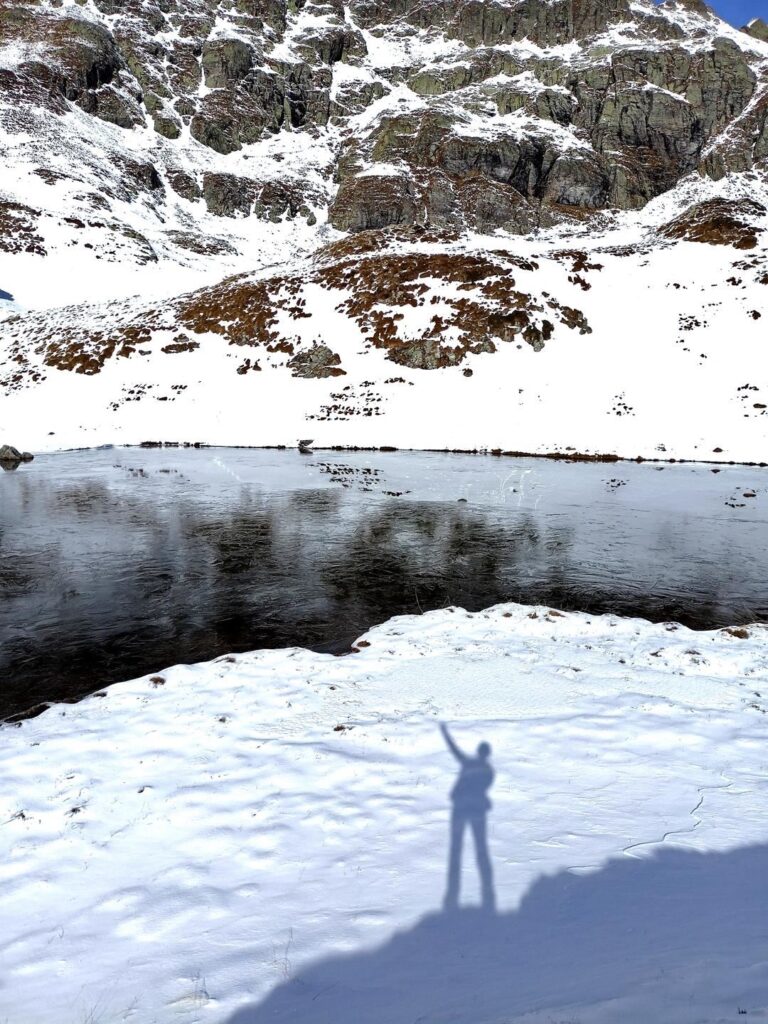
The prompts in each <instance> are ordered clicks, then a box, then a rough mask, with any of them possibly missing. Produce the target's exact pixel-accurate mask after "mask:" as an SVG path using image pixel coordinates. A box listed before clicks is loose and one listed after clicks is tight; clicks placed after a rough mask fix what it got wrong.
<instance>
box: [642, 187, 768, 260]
mask: <svg viewBox="0 0 768 1024" xmlns="http://www.w3.org/2000/svg"><path fill="white" fill-rule="evenodd" d="M765 213H766V209H765V207H764V206H763V205H762V203H758V202H755V200H753V199H739V200H727V199H708V200H706V201H704V202H701V203H695V204H694V205H693V206H690V207H688V209H687V210H685V212H684V213H681V214H680V216H679V217H675V219H674V220H671V221H669V223H668V224H665V225H664V226H663V227H661V228H659V234H660V235H662V236H663V237H664V238H675V239H681V240H683V241H687V242H704V243H706V244H708V245H732V246H734V248H736V249H754V248H755V246H756V245H757V239H758V234H759V232H760V229H759V228H758V227H756V226H755V224H754V223H753V222H754V219H755V218H757V217H762V216H764V215H765Z"/></svg>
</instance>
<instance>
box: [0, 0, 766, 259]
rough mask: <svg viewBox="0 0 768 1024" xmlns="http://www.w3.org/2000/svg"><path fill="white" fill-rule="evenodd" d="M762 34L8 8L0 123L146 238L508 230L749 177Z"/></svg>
mask: <svg viewBox="0 0 768 1024" xmlns="http://www.w3.org/2000/svg"><path fill="white" fill-rule="evenodd" d="M765 35H766V33H765V26H764V25H763V23H762V22H760V21H755V22H753V23H751V25H750V26H747V27H746V28H745V29H744V30H743V31H741V32H738V31H736V30H733V29H731V28H730V27H729V26H726V25H725V24H724V23H723V22H721V21H719V20H718V19H717V18H716V17H715V16H714V15H713V14H712V13H711V12H710V11H709V9H708V8H707V7H706V6H705V5H704V4H703V3H699V2H697V0H668V2H667V3H664V4H662V5H661V6H660V7H659V6H656V5H654V4H653V3H652V2H650V0H641V2H633V3H630V2H629V0H508V2H503V3H502V2H499V0H458V2H456V0H450V2H449V0H418V2H417V0H353V2H352V3H351V4H350V5H349V6H344V5H342V4H341V2H338V3H336V2H331V3H313V2H301V0H190V2H187V0H184V2H181V0H162V2H158V3H154V2H150V0H125V2H121V0H87V2H78V3H72V2H66V0H64V2H61V0H60V2H58V3H56V2H52V3H39V2H35V0H10V2H9V3H6V4H4V5H3V9H2V12H1V13H0V67H2V71H1V72H0V87H1V88H2V98H3V113H2V117H3V124H4V127H5V128H6V130H10V131H11V132H13V133H15V134H17V135H18V133H20V132H24V131H25V130H27V131H29V132H30V133H33V134H35V135H36V136H38V137H42V139H43V140H44V141H43V142H42V144H38V145H37V146H35V147H33V148H34V150H35V152H34V153H30V152H29V147H28V149H27V152H26V153H24V154H23V155H24V156H25V157H26V158H29V159H28V163H34V162H35V157H36V158H37V161H38V163H39V166H37V167H33V168H32V169H33V170H34V171H36V172H37V173H38V174H39V175H40V176H41V177H42V179H43V180H44V181H48V182H50V183H53V182H54V181H61V180H62V178H64V179H69V180H70V181H71V180H78V181H83V179H85V182H86V183H87V184H89V185H91V186H92V187H93V188H94V190H95V192H97V193H98V195H99V196H101V198H102V199H105V198H106V200H107V203H109V200H110V199H112V198H113V197H114V198H123V199H127V200H129V201H130V200H138V201H140V202H142V203H144V204H145V205H146V206H147V207H148V208H149V209H150V210H151V211H152V212H153V214H154V218H155V219H156V221H158V222H162V220H163V219H166V220H167V219H168V216H169V213H170V212H171V209H172V208H173V207H174V206H175V205H179V200H183V203H182V204H181V207H182V210H181V212H182V213H184V212H186V213H189V212H190V211H189V210H187V209H186V207H184V203H191V204H192V206H193V207H197V208H200V209H203V208H204V209H205V210H206V211H207V212H210V213H212V214H213V215H214V216H215V217H219V218H227V217H235V216H254V215H255V216H258V217H261V218H266V219H270V220H273V221H275V220H282V219H284V218H288V219H292V218H297V217H298V218H302V219H303V220H305V221H306V220H309V221H315V220H317V219H320V220H321V221H322V220H325V219H326V216H327V217H328V219H329V220H330V223H331V224H332V225H333V227H335V228H337V229H339V230H341V231H358V230H366V229H371V228H381V227H386V226H388V225H391V224H401V225H409V224H428V225H430V226H436V227H447V228H451V229H459V230H461V229H464V228H469V229H472V230H479V231H487V230H495V229H497V228H501V229H503V230H505V231H512V232H520V233H526V232H528V231H530V230H531V228H532V227H534V226H537V225H543V226H546V225H549V224H552V223H553V222H556V221H558V220H562V219H563V218H567V217H581V216H584V215H588V214H590V213H591V212H592V211H595V210H601V209H606V208H615V209H620V210H625V209H636V208H640V207H642V206H643V205H644V204H645V203H647V202H648V200H649V199H651V198H653V197H654V196H657V195H659V194H660V193H662V192H665V191H667V190H669V189H670V188H673V187H674V186H675V184H676V183H677V182H678V181H679V180H680V179H681V178H682V177H684V176H685V175H687V174H689V173H691V172H694V171H700V172H701V173H703V174H707V175H711V176H713V177H718V176H722V175H723V174H725V173H727V172H729V171H732V170H736V171H745V170H749V169H751V168H752V167H754V166H755V164H756V163H760V162H761V161H764V160H765V158H766V154H768V126H767V125H766V103H767V102H768V98H767V97H768V91H767V89H768V86H767V84H766V82H767V81H768V79H767V77H766V75H767V74H768V73H767V72H766V63H767V62H768V43H766V41H765ZM75 111H82V112H84V113H85V114H87V115H88V117H87V119H86V120H83V119H82V118H75V117H73V116H72V115H73V113H74V112H75ZM89 119H90V120H92V121H97V122H101V123H103V124H106V125H108V126H109V130H107V131H104V132H94V125H93V124H89V123H88V120H89ZM287 133H292V134H294V135H295V136H297V137H298V141H297V142H296V143H294V146H293V147H292V153H293V155H294V157H295V155H298V154H301V153H302V151H304V152H305V153H306V156H307V159H306V164H305V166H302V165H301V160H299V161H298V162H297V161H296V160H295V159H294V160H292V162H291V164H287V163H286V153H285V152H284V146H283V145H282V144H281V142H280V136H282V135H285V134H287ZM96 139H98V145H94V142H95V140H96ZM273 142H274V143H275V144H274V146H272V145H271V143H273ZM254 146H256V147H258V153H257V154H255V153H254V154H251V153H248V152H247V151H248V149H249V147H251V148H253V147H254ZM67 150H68V151H69V152H70V153H75V155H76V156H75V159H74V160H70V166H67V158H66V153H67ZM78 150H81V151H82V159H80V157H81V153H80V152H78ZM232 154H242V155H243V159H239V160H230V161H227V160H226V157H228V156H230V155H232ZM246 157H248V159H245V158H246ZM249 162H250V163H251V164H252V165H255V166H250V167H249V166H248V163H249ZM51 164H53V166H51ZM308 172H309V173H308ZM4 184H5V185H6V188H7V190H8V191H13V190H12V187H11V188H8V186H9V184H11V186H12V183H8V182H5V183H4ZM14 198H15V197H14V196H12V195H10V196H7V199H9V200H13V199H14ZM85 205H86V206H87V205H88V203H87V200H86V204H85ZM93 205H94V206H97V207H102V206H103V203H101V202H100V201H98V200H95V199H94V202H93ZM30 216H35V215H34V214H30ZM225 230H226V229H225ZM165 241H166V242H167V244H169V245H170V246H171V247H173V246H178V245H179V244H182V245H183V241H184V240H183V239H182V241H181V243H180V242H179V239H178V238H177V239H174V238H173V237H172V236H171V237H168V238H166V239H165ZM145 255H146V253H145Z"/></svg>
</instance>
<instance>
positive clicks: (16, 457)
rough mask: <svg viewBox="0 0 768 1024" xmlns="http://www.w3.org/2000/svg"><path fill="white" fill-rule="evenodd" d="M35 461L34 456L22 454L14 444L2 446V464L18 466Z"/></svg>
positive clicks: (28, 453)
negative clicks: (21, 463) (20, 463)
mask: <svg viewBox="0 0 768 1024" xmlns="http://www.w3.org/2000/svg"><path fill="white" fill-rule="evenodd" d="M33 459H34V455H33V454H32V453H31V452H20V451H19V449H18V448H14V447H13V445H12V444H3V445H0V462H4V463H10V464H13V463H16V464H18V463H19V462H32V460H33Z"/></svg>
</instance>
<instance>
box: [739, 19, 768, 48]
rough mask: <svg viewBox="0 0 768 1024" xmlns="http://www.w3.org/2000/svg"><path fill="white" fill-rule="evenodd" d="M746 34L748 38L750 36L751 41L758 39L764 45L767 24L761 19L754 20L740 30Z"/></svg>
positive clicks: (767, 29)
mask: <svg viewBox="0 0 768 1024" xmlns="http://www.w3.org/2000/svg"><path fill="white" fill-rule="evenodd" d="M741 31H742V32H746V33H747V35H748V36H752V38H753V39H760V40H761V41H762V42H764V43H768V22H766V21H764V20H763V19H762V18H755V19H754V20H752V21H750V23H749V24H748V25H745V26H744V28H742V30H741Z"/></svg>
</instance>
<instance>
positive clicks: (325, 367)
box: [287, 343, 346, 377]
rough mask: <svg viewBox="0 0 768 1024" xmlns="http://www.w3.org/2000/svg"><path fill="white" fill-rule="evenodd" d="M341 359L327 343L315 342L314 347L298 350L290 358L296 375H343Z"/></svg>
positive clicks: (289, 362)
mask: <svg viewBox="0 0 768 1024" xmlns="http://www.w3.org/2000/svg"><path fill="white" fill-rule="evenodd" d="M340 364H341V359H340V358H339V357H338V356H337V355H336V353H335V352H332V351H331V350H330V349H329V348H328V346H327V345H323V344H317V343H316V344H314V345H313V346H312V348H309V349H304V350H303V351H301V352H297V353H296V355H295V356H293V358H292V359H289V360H288V364H287V365H288V366H289V367H290V369H291V371H292V373H293V376H294V377H341V376H343V375H344V374H345V373H346V371H345V370H342V369H341V365H340Z"/></svg>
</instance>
